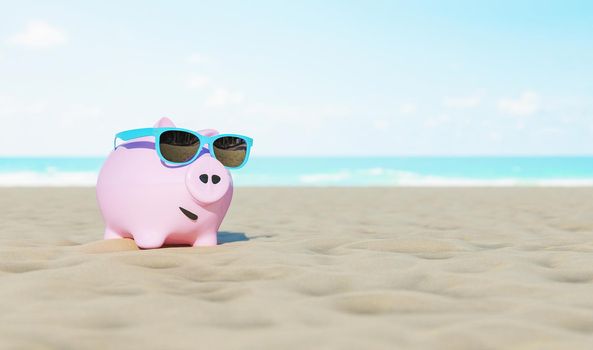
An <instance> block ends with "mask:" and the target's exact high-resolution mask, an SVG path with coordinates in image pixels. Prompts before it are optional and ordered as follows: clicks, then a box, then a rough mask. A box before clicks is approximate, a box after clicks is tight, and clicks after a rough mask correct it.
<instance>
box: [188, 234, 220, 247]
mask: <svg viewBox="0 0 593 350" xmlns="http://www.w3.org/2000/svg"><path fill="white" fill-rule="evenodd" d="M216 244H218V237H217V232H216V231H206V232H202V233H200V234H199V235H198V236H197V237H196V240H195V242H194V244H193V246H194V247H211V246H215V245H216Z"/></svg>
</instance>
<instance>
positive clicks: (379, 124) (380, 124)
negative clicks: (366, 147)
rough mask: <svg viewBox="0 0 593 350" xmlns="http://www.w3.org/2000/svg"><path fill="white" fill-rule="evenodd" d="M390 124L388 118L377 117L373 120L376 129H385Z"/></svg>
mask: <svg viewBox="0 0 593 350" xmlns="http://www.w3.org/2000/svg"><path fill="white" fill-rule="evenodd" d="M389 126H391V123H390V122H389V120H386V119H377V120H375V121H373V127H374V128H375V129H377V130H387V129H389Z"/></svg>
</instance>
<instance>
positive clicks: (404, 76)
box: [0, 0, 593, 157]
mask: <svg viewBox="0 0 593 350" xmlns="http://www.w3.org/2000/svg"><path fill="white" fill-rule="evenodd" d="M0 9H2V11H1V12H0V122H1V125H2V126H1V127H0V130H1V131H2V132H1V137H0V156H57V155H59V156H104V155H107V154H108V153H109V152H110V151H111V147H112V144H113V143H112V142H113V136H114V134H115V133H117V132H119V131H122V130H127V129H133V128H141V127H150V126H152V125H153V124H154V123H155V122H156V120H158V119H159V118H161V117H165V116H166V117H169V118H171V119H172V120H173V121H174V122H175V123H176V125H177V126H179V127H184V128H189V129H194V130H199V129H204V128H214V129H217V130H219V131H220V132H222V133H238V134H244V135H248V136H251V137H253V139H254V147H253V149H252V156H255V157H257V156H392V155H394V156H395V155H409V156H416V155H452V156H463V155H592V154H593V3H592V2H587V1H582V2H577V1H556V2H543V1H497V2H496V3H494V2H486V1H482V2H476V1H362V0H361V1H330V0H326V1H292V2H289V1H249V2H247V1H100V2H98V1H97V2H89V1H86V2H75V1H51V2H49V1H18V2H15V1H5V0H0Z"/></svg>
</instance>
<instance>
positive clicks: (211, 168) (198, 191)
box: [185, 155, 231, 204]
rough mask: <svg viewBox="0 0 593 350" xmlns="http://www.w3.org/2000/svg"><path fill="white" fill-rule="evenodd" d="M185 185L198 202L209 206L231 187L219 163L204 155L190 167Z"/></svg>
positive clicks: (226, 173)
mask: <svg viewBox="0 0 593 350" xmlns="http://www.w3.org/2000/svg"><path fill="white" fill-rule="evenodd" d="M185 184H186V186H187V189H188V190H189V192H190V193H191V195H192V197H194V198H195V199H196V200H197V201H198V202H200V203H203V204H210V203H214V202H216V201H218V200H220V199H221V198H222V197H223V196H224V195H225V193H226V192H227V191H228V189H229V186H230V185H231V176H230V174H229V172H228V170H227V169H226V168H225V167H224V166H223V165H222V164H221V163H220V162H219V161H217V160H216V159H214V158H212V157H210V155H204V156H202V157H200V158H198V160H196V161H195V162H194V163H193V164H192V165H191V168H190V169H189V171H188V172H187V176H186V178H185Z"/></svg>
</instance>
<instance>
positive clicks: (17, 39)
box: [8, 21, 67, 48]
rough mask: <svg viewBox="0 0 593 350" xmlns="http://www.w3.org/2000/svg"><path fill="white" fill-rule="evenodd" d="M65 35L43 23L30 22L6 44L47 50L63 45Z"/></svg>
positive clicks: (65, 39) (65, 38)
mask: <svg viewBox="0 0 593 350" xmlns="http://www.w3.org/2000/svg"><path fill="white" fill-rule="evenodd" d="M66 41H67V37H66V34H65V33H64V32H63V31H62V30H60V29H58V28H56V27H53V26H51V25H50V24H48V23H46V22H44V21H30V22H28V23H27V26H26V27H25V30H24V31H23V32H21V33H17V34H15V35H13V36H12V37H10V38H8V42H9V43H11V44H14V45H20V46H24V47H29V48H48V47H52V46H58V45H62V44H65V43H66Z"/></svg>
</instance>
